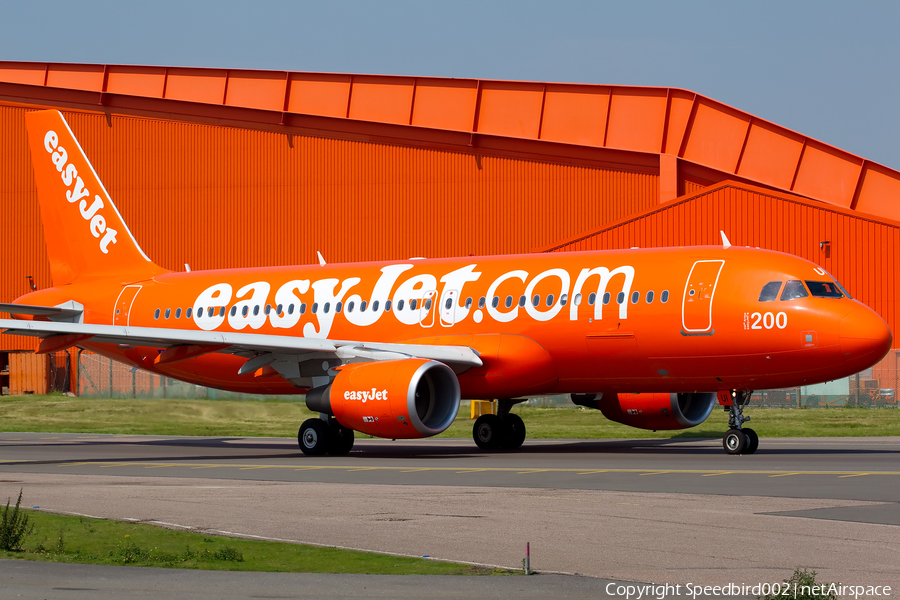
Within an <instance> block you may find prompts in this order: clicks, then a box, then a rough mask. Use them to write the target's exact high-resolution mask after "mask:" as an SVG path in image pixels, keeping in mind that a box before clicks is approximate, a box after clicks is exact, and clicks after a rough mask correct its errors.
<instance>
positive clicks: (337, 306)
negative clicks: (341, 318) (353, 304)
mask: <svg viewBox="0 0 900 600" xmlns="http://www.w3.org/2000/svg"><path fill="white" fill-rule="evenodd" d="M342 308H344V303H343V302H338V303H337V304H335V305H334V312H336V313H339V312H341V309H342Z"/></svg>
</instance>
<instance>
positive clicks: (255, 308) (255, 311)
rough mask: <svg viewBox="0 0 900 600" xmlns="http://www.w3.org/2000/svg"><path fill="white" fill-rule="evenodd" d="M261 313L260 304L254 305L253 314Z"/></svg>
mask: <svg viewBox="0 0 900 600" xmlns="http://www.w3.org/2000/svg"><path fill="white" fill-rule="evenodd" d="M258 314H259V304H257V305H256V306H254V307H253V316H254V317H255V316H257V315H258Z"/></svg>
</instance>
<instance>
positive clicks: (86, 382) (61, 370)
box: [50, 350, 900, 408]
mask: <svg viewBox="0 0 900 600" xmlns="http://www.w3.org/2000/svg"><path fill="white" fill-rule="evenodd" d="M898 355H900V350H891V352H890V353H888V355H887V356H886V357H885V358H884V359H883V360H882V361H881V362H880V363H878V364H877V365H875V366H874V367H872V368H871V369H867V370H865V371H863V372H861V373H857V374H856V375H852V376H850V377H845V378H844V379H837V380H835V381H829V382H827V383H820V384H816V385H809V386H803V387H798V388H787V389H777V390H760V391H756V392H754V393H753V396H752V398H751V405H752V406H758V407H764V408H837V407H844V406H858V407H865V408H897V407H898V403H897V395H896V390H897V379H898V367H900V360H898ZM69 360H70V356H69V354H67V353H59V354H58V355H56V356H55V357H52V358H51V361H50V364H51V382H52V381H60V382H62V383H60V384H59V385H58V386H57V387H55V388H54V389H58V390H62V389H68V383H67V380H68V373H69V370H68V363H67V361H69ZM60 363H61V364H60ZM77 369H78V372H77V377H76V381H77V388H78V389H77V392H76V393H77V394H78V395H79V396H84V397H88V398H184V399H195V398H209V399H212V400H216V399H241V400H242V399H262V398H271V396H261V395H252V394H238V393H233V392H224V391H222V390H217V389H215V388H209V387H204V386H200V385H193V384H190V383H184V382H182V381H178V380H176V379H172V378H170V377H164V376H161V375H156V374H154V373H150V372H149V371H144V370H143V369H137V368H134V367H129V366H128V365H125V364H122V363H119V362H116V361H113V360H110V359H108V358H105V357H103V356H100V355H97V354H92V353H90V352H79V353H78V354H77ZM286 398H288V399H292V400H298V399H299V397H298V396H287V397H286ZM529 403H530V404H531V405H532V406H571V403H570V402H569V397H568V396H567V395H559V396H545V397H540V398H535V399H533V400H530V401H529Z"/></svg>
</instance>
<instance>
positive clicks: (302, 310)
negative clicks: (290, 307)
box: [300, 302, 306, 315]
mask: <svg viewBox="0 0 900 600" xmlns="http://www.w3.org/2000/svg"><path fill="white" fill-rule="evenodd" d="M300 314H301V315H302V314H306V302H301V303H300Z"/></svg>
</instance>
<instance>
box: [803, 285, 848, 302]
mask: <svg viewBox="0 0 900 600" xmlns="http://www.w3.org/2000/svg"><path fill="white" fill-rule="evenodd" d="M806 287H808V288H809V293H810V294H812V295H813V296H815V297H816V298H843V297H844V294H842V293H841V290H840V289H839V288H838V286H837V285H836V284H835V283H834V282H833V281H807V282H806Z"/></svg>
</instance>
